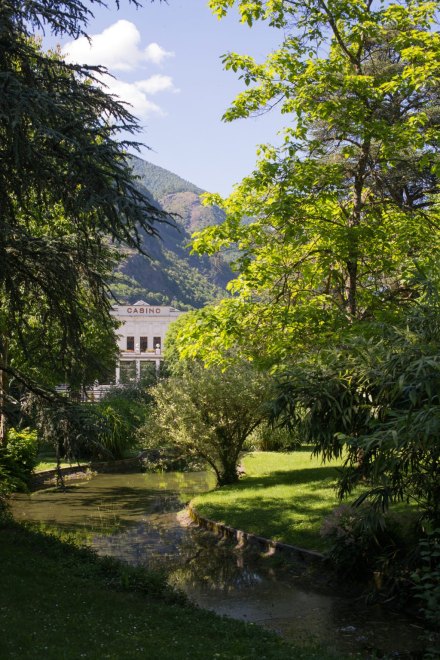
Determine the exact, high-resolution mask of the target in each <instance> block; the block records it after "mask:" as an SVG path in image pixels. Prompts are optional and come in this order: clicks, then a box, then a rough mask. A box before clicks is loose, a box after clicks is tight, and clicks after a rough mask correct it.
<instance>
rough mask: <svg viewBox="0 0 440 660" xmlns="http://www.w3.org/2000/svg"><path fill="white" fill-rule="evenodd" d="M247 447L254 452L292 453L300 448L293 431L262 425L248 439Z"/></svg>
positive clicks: (299, 440) (298, 440)
mask: <svg viewBox="0 0 440 660" xmlns="http://www.w3.org/2000/svg"><path fill="white" fill-rule="evenodd" d="M247 446H248V447H249V449H250V450H256V451H293V450H294V449H298V447H300V446H301V439H300V438H299V436H298V433H297V432H296V431H295V430H289V429H287V428H280V427H278V428H277V427H276V428H273V427H272V426H271V425H270V424H262V425H261V426H259V427H257V428H256V429H255V431H254V432H253V433H252V435H251V436H250V437H249V439H248V441H247Z"/></svg>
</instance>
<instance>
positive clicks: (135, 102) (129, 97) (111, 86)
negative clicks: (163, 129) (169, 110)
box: [106, 79, 165, 118]
mask: <svg viewBox="0 0 440 660" xmlns="http://www.w3.org/2000/svg"><path fill="white" fill-rule="evenodd" d="M140 82H142V81H140ZM145 82H146V81H145ZM138 84H139V83H127V82H124V81H123V80H117V79H111V80H107V81H106V85H107V91H108V92H109V93H110V94H114V95H115V96H117V97H118V98H119V99H120V100H121V101H124V103H129V104H130V105H131V106H132V107H131V108H129V110H130V112H131V113H132V114H134V115H135V116H137V117H142V118H145V117H148V116H150V115H153V114H154V115H162V116H163V115H165V113H164V111H163V110H162V109H161V108H160V106H158V105H157V104H156V103H153V101H150V100H149V99H148V98H147V95H146V94H145V92H143V91H142V89H140V88H139V87H138Z"/></svg>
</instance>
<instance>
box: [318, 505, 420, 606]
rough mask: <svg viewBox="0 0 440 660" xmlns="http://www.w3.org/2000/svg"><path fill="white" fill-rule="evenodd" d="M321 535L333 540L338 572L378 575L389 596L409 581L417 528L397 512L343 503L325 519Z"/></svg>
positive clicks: (332, 558)
mask: <svg viewBox="0 0 440 660" xmlns="http://www.w3.org/2000/svg"><path fill="white" fill-rule="evenodd" d="M320 534H321V536H323V537H325V538H327V539H329V540H330V541H331V547H330V550H329V551H328V553H327V556H328V559H329V560H330V562H331V563H332V565H333V566H334V568H335V569H336V570H337V572H338V573H340V574H343V575H345V576H356V578H357V579H359V578H362V577H364V578H365V580H367V579H370V578H371V577H372V576H374V577H375V586H376V589H377V590H379V591H383V592H384V593H385V592H387V595H388V596H391V595H393V594H394V593H397V591H398V589H397V587H398V586H399V585H398V583H399V582H401V581H406V582H408V577H409V575H408V563H409V562H410V561H411V560H410V557H411V554H412V551H413V549H414V547H415V545H416V541H415V539H416V530H415V529H411V528H410V527H409V526H408V525H406V526H405V525H403V523H402V521H400V520H399V519H398V517H397V516H396V515H393V514H391V513H387V514H386V515H384V514H380V513H378V512H377V510H376V509H375V508H374V507H373V506H372V505H370V504H365V505H363V506H358V507H355V506H349V505H345V504H343V505H341V506H339V507H337V508H336V509H335V510H334V511H333V512H332V513H331V514H330V515H329V516H328V517H327V518H326V519H325V520H324V522H323V524H322V527H321V532H320ZM405 576H406V577H405Z"/></svg>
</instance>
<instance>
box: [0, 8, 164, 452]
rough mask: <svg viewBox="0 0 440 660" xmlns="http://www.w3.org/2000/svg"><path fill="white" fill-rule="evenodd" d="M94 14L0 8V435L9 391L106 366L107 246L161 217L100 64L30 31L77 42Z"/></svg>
mask: <svg viewBox="0 0 440 660" xmlns="http://www.w3.org/2000/svg"><path fill="white" fill-rule="evenodd" d="M100 4H102V3H101V2H100V1H99V0H95V5H96V6H99V5H100ZM90 16H91V13H90V10H89V9H88V8H87V7H86V6H85V5H84V4H83V3H81V2H80V1H79V0H66V1H64V2H62V1H61V0H59V1H55V2H53V1H52V0H41V1H40V0H38V1H37V0H29V1H26V2H24V1H22V0H20V1H19V2H15V0H14V1H11V0H5V1H4V2H2V3H1V6H0V135H1V144H0V157H1V162H2V173H1V178H0V200H1V201H0V203H1V208H2V213H1V216H0V234H1V236H2V241H1V243H0V264H1V267H0V310H1V311H0V415H1V419H0V422H1V425H0V437H1V438H2V441H3V439H4V438H6V423H5V416H10V407H11V401H10V396H11V395H10V387H12V386H16V387H18V388H19V389H21V390H23V389H24V390H28V391H29V390H30V391H32V392H34V393H39V394H46V401H47V400H48V399H49V398H50V394H49V393H48V389H49V388H51V387H53V385H54V383H57V382H58V383H59V382H67V383H68V384H70V385H72V387H74V388H77V389H78V388H79V387H80V386H82V385H85V384H88V383H90V382H93V380H94V379H95V378H97V377H99V376H102V374H103V373H104V372H106V370H107V369H108V368H110V367H111V366H112V364H111V363H112V359H114V357H115V354H116V347H115V337H114V325H113V320H112V319H111V317H110V315H109V311H110V306H111V302H110V300H109V298H108V290H107V284H106V280H107V277H108V276H109V274H110V272H111V271H112V269H113V268H114V266H115V261H116V260H117V250H115V248H114V247H113V246H114V245H118V246H120V245H125V246H127V247H128V248H130V249H134V250H139V249H142V246H143V243H144V236H145V235H150V236H151V235H155V234H156V233H157V231H156V224H155V223H156V222H157V221H159V220H162V219H164V217H165V215H166V214H164V212H162V211H160V210H159V209H158V208H157V207H156V206H155V205H154V204H152V203H151V202H150V200H149V199H148V198H147V197H146V196H145V195H144V194H143V193H142V192H140V191H139V189H138V188H137V187H136V185H135V182H134V181H133V175H132V171H131V166H130V162H129V159H128V157H127V155H126V154H127V150H129V148H136V143H134V142H133V141H132V140H129V139H127V136H130V135H131V134H133V133H136V131H137V130H138V126H137V123H136V120H135V118H134V117H133V116H132V115H131V114H130V112H129V111H128V110H127V106H126V105H124V104H122V103H120V102H119V101H117V100H116V99H115V98H113V97H112V96H111V95H109V94H107V93H106V92H105V91H104V89H103V87H102V85H101V84H100V82H99V80H98V77H100V76H101V75H104V74H105V70H104V69H103V68H102V67H87V66H82V65H73V64H68V63H66V62H65V61H64V60H63V59H62V57H61V56H60V54H59V53H58V52H56V53H54V52H44V51H43V50H42V48H41V46H40V44H39V43H37V42H36V41H35V39H33V31H34V30H35V31H38V32H40V31H41V30H42V29H44V30H46V31H47V32H48V33H53V34H57V35H58V36H67V37H70V38H76V37H78V36H79V35H81V34H84V28H85V26H86V25H87V21H88V19H89V17H90ZM121 132H122V133H123V134H124V137H122V139H121ZM11 381H15V382H14V383H13V382H11ZM52 394H53V393H52Z"/></svg>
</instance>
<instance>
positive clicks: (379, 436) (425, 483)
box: [273, 282, 440, 528]
mask: <svg viewBox="0 0 440 660" xmlns="http://www.w3.org/2000/svg"><path fill="white" fill-rule="evenodd" d="M427 284H429V289H428V290H425V295H424V296H423V297H422V298H421V300H420V301H419V304H418V305H417V306H416V307H415V308H414V309H412V310H411V312H410V313H409V314H408V316H407V319H406V321H407V324H406V327H405V328H393V327H390V328H388V329H386V330H385V332H384V328H383V327H380V328H377V329H376V334H375V335H373V333H372V332H371V334H372V336H371V337H370V338H369V339H367V338H365V337H362V336H360V337H357V338H354V337H352V338H351V339H350V340H349V341H348V342H347V343H346V344H345V345H344V347H342V348H341V347H337V346H336V347H333V348H330V349H328V350H327V351H322V352H321V354H320V355H317V356H310V355H309V356H306V357H305V358H304V359H302V360H299V361H298V364H297V365H295V367H294V368H291V369H289V370H287V371H286V372H285V373H284V374H283V376H282V377H281V378H280V381H279V383H278V395H277V397H276V399H275V401H274V408H273V413H274V416H275V417H276V418H277V419H278V422H279V423H282V424H285V425H287V426H293V427H294V428H295V429H296V430H297V432H299V433H300V434H301V436H302V437H303V439H304V442H311V443H313V444H314V446H315V451H316V452H317V453H318V452H319V453H320V454H321V455H322V456H323V457H324V459H330V458H333V457H339V458H343V459H344V466H345V469H344V470H343V471H341V474H340V479H339V492H340V495H341V497H344V496H346V495H348V494H351V493H352V492H353V489H354V488H355V486H356V485H358V484H362V485H363V491H364V492H363V494H362V496H361V497H360V498H359V499H358V500H357V504H361V503H362V502H364V501H365V500H367V499H368V500H370V501H372V503H373V504H374V506H375V507H376V509H377V510H378V511H379V512H383V511H386V510H387V509H388V507H389V505H390V504H391V503H393V502H397V501H402V500H403V501H412V503H413V504H415V505H416V507H417V509H418V510H419V512H420V513H421V517H422V519H423V523H424V524H425V525H426V523H428V524H429V525H432V527H433V528H436V527H438V526H439V524H440V479H439V477H440V447H439V443H438V432H439V424H440V402H439V395H438V393H439V391H440V390H439V388H440V351H439V348H440V306H439V290H438V284H437V286H435V283H434V282H428V283H427ZM370 330H371V329H370ZM365 487H367V488H365Z"/></svg>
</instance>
